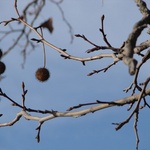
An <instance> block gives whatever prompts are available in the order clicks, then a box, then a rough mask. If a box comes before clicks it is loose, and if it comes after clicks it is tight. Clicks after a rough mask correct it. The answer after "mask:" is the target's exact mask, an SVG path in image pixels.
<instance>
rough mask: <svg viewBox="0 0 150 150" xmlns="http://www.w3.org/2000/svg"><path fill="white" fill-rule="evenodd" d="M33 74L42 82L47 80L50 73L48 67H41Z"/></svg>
mask: <svg viewBox="0 0 150 150" xmlns="http://www.w3.org/2000/svg"><path fill="white" fill-rule="evenodd" d="M35 76H36V78H37V79H38V80H39V81H41V82H44V81H46V80H48V78H49V77H50V73H49V70H48V69H46V68H44V67H43V68H39V69H38V70H37V71H36V73H35Z"/></svg>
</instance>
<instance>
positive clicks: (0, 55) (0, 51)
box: [0, 49, 3, 59]
mask: <svg viewBox="0 0 150 150" xmlns="http://www.w3.org/2000/svg"><path fill="white" fill-rule="evenodd" d="M2 55H3V52H2V50H1V49H0V59H1V57H2Z"/></svg>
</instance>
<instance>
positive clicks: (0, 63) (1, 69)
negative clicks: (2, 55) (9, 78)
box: [0, 61, 6, 74]
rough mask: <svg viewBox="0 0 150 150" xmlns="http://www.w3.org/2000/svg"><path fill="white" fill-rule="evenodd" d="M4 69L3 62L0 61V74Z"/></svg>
mask: <svg viewBox="0 0 150 150" xmlns="http://www.w3.org/2000/svg"><path fill="white" fill-rule="evenodd" d="M5 70H6V66H5V64H4V63H3V62H1V61H0V74H2V73H4V72H5Z"/></svg>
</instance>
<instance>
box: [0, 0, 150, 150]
mask: <svg viewBox="0 0 150 150" xmlns="http://www.w3.org/2000/svg"><path fill="white" fill-rule="evenodd" d="M147 3H148V5H149V8H150V4H149V0H147ZM19 4H20V7H21V8H23V6H24V2H23V1H20V2H19ZM61 7H62V8H63V10H64V14H65V17H66V19H67V20H68V21H69V23H70V24H71V25H72V27H73V31H74V34H84V35H85V36H86V37H87V38H89V39H90V40H91V41H93V42H94V43H95V44H98V45H104V44H105V43H104V42H103V38H102V35H101V33H100V32H99V28H100V25H101V22H100V18H101V16H102V15H103V14H105V31H106V33H107V38H108V40H109V42H110V43H111V44H112V45H113V46H114V47H120V46H121V45H122V43H123V42H124V41H125V40H126V39H127V37H128V34H129V33H130V31H131V30H132V27H133V25H134V23H135V22H136V21H138V20H139V19H140V18H141V14H140V12H139V10H138V8H137V6H136V5H135V3H134V1H133V0H132V1H131V0H104V2H103V3H102V1H101V0H94V1H89V0H84V1H83V0H82V1H81V0H64V2H63V3H62V5H61ZM21 8H20V9H21ZM8 10H9V11H8ZM0 12H1V15H0V21H2V20H9V19H10V18H11V17H16V14H15V11H14V8H13V1H10V0H9V1H8V0H6V1H1V2H0ZM49 17H53V21H54V32H53V34H49V32H48V31H47V30H44V34H45V37H46V39H47V40H48V41H49V42H51V43H53V44H55V45H57V46H58V47H61V48H65V49H67V52H68V53H70V54H71V55H74V56H79V57H89V56H92V55H96V54H98V53H101V52H98V53H93V54H86V53H85V51H86V50H87V49H90V48H92V47H91V45H90V44H88V43H86V42H85V41H84V40H82V39H80V38H74V41H73V44H70V35H69V32H68V27H67V26H66V24H65V23H64V22H63V21H62V17H61V14H60V12H59V10H58V8H57V7H56V5H54V4H51V3H50V2H49V1H47V5H46V7H45V10H44V11H42V14H41V15H40V17H39V19H38V21H37V22H36V24H35V26H36V25H39V24H40V23H41V22H43V21H44V20H46V19H48V18H49ZM4 29H5V28H3V27H2V25H1V26H0V30H4ZM145 33H146V32H144V34H143V35H142V37H141V38H140V39H139V41H138V43H140V42H142V41H144V40H146V39H147V38H148V36H147V35H146V34H145ZM13 38H14V36H11V37H10V38H9V40H7V41H3V42H1V43H0V47H1V48H2V49H3V50H6V49H7V48H8V46H9V45H8V44H9V43H11V41H12V39H13ZM32 38H36V35H35V34H32ZM23 42H24V41H22V44H23ZM28 53H29V54H28V55H27V56H28V57H27V59H26V63H25V66H24V69H22V68H21V64H22V62H23V57H22V55H21V54H20V47H19V46H18V47H16V48H15V49H14V50H13V51H12V52H10V53H9V54H8V55H7V56H6V57H4V58H3V59H2V61H3V62H5V64H6V67H7V70H6V72H5V74H4V75H5V76H6V78H5V79H4V80H2V81H1V82H0V87H1V88H2V89H3V91H4V92H5V93H6V94H8V96H10V97H11V98H12V99H14V100H15V101H17V102H20V103H21V94H22V89H21V83H22V81H24V82H25V85H26V88H27V89H28V93H27V95H26V105H27V107H31V108H34V109H43V110H45V109H49V110H51V109H53V110H57V111H66V109H67V108H69V107H71V106H74V105H78V104H80V103H87V102H94V101H95V100H102V101H113V100H117V99H120V98H122V97H127V96H129V95H130V94H131V93H130V92H129V93H127V94H126V93H124V92H123V89H125V88H127V87H128V86H129V85H130V83H131V82H132V80H133V77H131V76H129V74H128V68H127V66H125V65H124V64H123V63H122V62H119V63H118V64H117V65H116V66H114V67H113V68H111V69H110V70H108V71H107V72H106V73H103V72H101V73H99V74H96V75H93V76H90V77H89V76H87V74H88V73H90V72H91V71H92V70H94V69H101V68H102V67H106V66H107V65H109V64H110V63H111V62H112V61H113V60H112V59H111V58H107V59H101V60H96V61H93V62H87V63H86V66H83V65H82V63H80V62H76V61H73V60H64V59H63V58H62V57H60V54H59V53H58V52H56V51H54V50H52V49H51V48H49V47H47V46H46V54H47V65H46V66H47V68H48V69H49V70H50V72H51V77H50V79H49V80H48V81H47V82H45V83H40V82H38V81H37V80H36V79H35V71H36V70H37V68H39V67H42V66H43V51H42V46H41V45H39V47H37V48H36V49H35V50H34V51H32V50H31V49H29V50H28ZM103 53H105V52H103ZM148 74H149V70H147V69H146V67H145V68H143V72H142V73H141V75H140V81H141V82H142V81H144V80H145V78H146V77H147V76H148ZM127 108H128V107H127V106H124V107H118V108H117V107H114V108H109V109H105V110H101V111H99V112H95V113H94V114H88V115H86V116H83V117H80V118H56V119H54V120H50V121H47V122H45V123H44V124H43V126H42V130H41V141H40V143H37V142H36V139H35V137H36V134H37V131H36V130H35V129H36V127H37V126H38V122H36V121H27V120H25V119H24V118H22V119H21V120H20V121H19V122H17V123H16V124H15V125H13V126H12V127H3V128H0V150H33V149H36V150H133V149H135V135H134V130H133V123H134V119H131V121H130V122H129V123H128V124H127V125H125V126H124V127H123V128H122V129H121V130H119V131H115V126H114V125H112V123H117V122H121V121H123V120H124V119H126V118H127V117H128V115H129V114H130V112H128V111H127ZM19 111H20V109H18V108H16V107H12V106H11V103H10V102H9V101H8V100H7V99H4V98H1V101H0V113H3V114H4V115H3V117H1V118H0V123H3V122H9V121H11V120H12V119H13V118H14V117H15V115H16V113H17V112H19ZM148 115H149V109H148V108H145V109H144V110H142V111H141V113H140V115H139V122H138V129H139V135H140V146H139V150H149V149H150V143H149V139H150V134H149V132H147V131H148V130H149V126H150V122H149V121H148V119H147V117H148Z"/></svg>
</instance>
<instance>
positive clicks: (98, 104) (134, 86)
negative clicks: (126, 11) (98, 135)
mask: <svg viewBox="0 0 150 150" xmlns="http://www.w3.org/2000/svg"><path fill="white" fill-rule="evenodd" d="M42 2H43V3H42V5H40V8H41V9H42V8H43V6H44V2H45V1H44V0H43V1H42ZM53 2H54V1H53ZM60 2H61V1H60ZM34 3H35V1H33V2H32V3H30V5H32V4H34ZM135 3H136V4H137V5H138V7H139V8H140V11H141V13H142V15H143V18H142V19H141V20H139V21H138V22H137V23H136V24H135V25H134V26H133V30H132V31H131V33H130V34H129V36H128V38H127V40H125V41H124V42H123V44H122V45H121V46H120V47H119V48H115V47H113V46H112V45H111V44H110V42H109V40H108V39H107V36H106V33H105V30H104V19H105V16H104V15H103V16H102V17H101V28H100V29H99V31H100V32H101V33H102V36H103V40H104V42H105V43H106V46H99V45H97V44H95V43H93V42H92V41H90V40H89V39H88V38H87V37H86V36H84V35H80V34H76V35H75V36H76V37H79V38H82V39H83V40H85V41H86V42H88V43H90V44H91V45H92V46H93V48H92V49H90V50H87V51H86V52H87V53H94V52H95V51H101V50H103V51H105V50H106V49H107V50H110V53H100V54H99V55H95V56H92V57H86V58H81V57H76V56H72V55H70V54H68V53H67V50H64V49H61V48H58V47H57V46H55V45H53V44H51V43H50V42H49V41H47V40H46V39H45V38H44V37H43V34H42V33H40V32H39V31H38V28H37V27H33V23H34V21H32V23H30V24H29V23H28V22H27V19H26V10H27V8H28V7H30V5H28V7H27V8H26V9H25V10H24V14H23V16H22V15H20V13H19V11H18V8H17V0H15V10H16V14H17V15H18V18H12V19H11V20H8V21H3V22H1V23H3V24H4V25H10V23H11V22H14V21H17V22H18V23H21V24H23V26H24V29H23V30H22V32H21V35H20V36H23V35H24V34H26V37H28V34H29V33H30V32H31V31H32V32H35V33H36V34H37V36H38V38H32V42H38V43H42V44H46V45H48V46H49V47H51V48H53V49H54V50H56V51H58V52H59V53H60V56H62V57H63V58H65V59H72V60H76V61H80V62H81V63H82V64H83V65H85V62H87V61H93V60H96V59H102V58H108V57H110V58H112V59H113V62H112V63H111V64H110V65H108V66H106V67H104V68H102V69H100V70H93V71H92V72H91V73H89V74H88V76H91V75H93V74H95V73H99V72H102V71H104V72H106V71H107V70H108V69H109V68H111V67H113V66H114V65H116V64H117V62H119V61H123V62H124V63H125V64H126V65H127V66H128V68H129V74H130V75H132V76H133V81H132V83H131V85H130V86H129V87H128V88H126V89H124V91H125V92H128V91H130V90H131V91H132V94H131V96H129V97H126V98H122V99H119V100H114V101H112V102H104V101H100V100H96V101H95V102H91V103H85V104H79V105H77V106H72V107H70V108H68V109H67V111H66V112H59V111H54V110H35V109H32V108H27V107H26V105H25V95H26V94H27V90H25V85H24V83H22V89H23V94H22V105H20V104H19V103H16V102H15V101H14V100H12V99H11V98H10V97H8V96H7V95H6V94H5V93H3V91H2V89H1V90H0V96H3V97H5V98H7V99H8V100H9V101H11V102H12V103H13V106H17V107H19V108H21V109H22V110H21V111H20V112H19V113H17V115H16V118H15V119H14V120H12V121H11V122H8V123H2V124H0V127H2V126H8V125H9V126H10V125H13V124H14V123H16V122H17V121H19V119H20V118H21V117H22V116H23V117H24V118H26V119H28V120H37V121H38V122H39V126H38V127H37V128H36V129H37V130H38V134H37V137H36V138H37V141H38V142H39V141H40V131H41V126H42V124H43V123H44V122H45V121H48V120H50V119H54V118H56V117H80V116H83V115H86V114H88V113H93V112H95V111H99V110H101V109H105V108H109V107H112V106H123V105H127V104H130V107H129V109H128V111H131V108H133V107H134V108H133V110H132V111H131V113H130V115H129V116H128V118H127V119H125V120H124V121H122V122H120V123H114V124H115V125H116V130H119V129H121V128H122V127H123V126H124V125H125V124H127V123H128V122H129V121H130V119H131V118H132V117H133V116H135V119H134V130H135V135H136V149H137V150H138V144H139V136H138V128H137V123H138V119H139V113H140V109H142V108H144V107H146V106H147V107H148V108H150V106H149V104H148V103H147V101H146V96H149V95H150V88H147V86H148V83H149V82H150V77H147V79H146V80H145V81H144V82H143V83H139V82H138V78H139V72H140V70H141V68H142V66H143V65H144V64H145V63H146V62H147V61H148V60H149V58H150V50H147V48H149V46H150V40H149V41H145V42H142V43H141V44H140V45H136V41H137V39H138V37H139V36H140V34H141V33H142V31H143V30H144V29H145V28H147V26H148V25H149V24H150V10H149V9H148V8H147V5H146V3H145V2H144V1H142V0H135ZM56 4H57V5H58V6H59V3H56ZM41 9H40V10H41ZM59 9H60V7H59ZM40 10H39V12H38V13H40ZM60 11H61V12H62V10H61V9H60ZM62 15H63V13H62ZM35 16H36V17H37V14H36V15H35ZM33 20H34V19H33ZM64 20H65V21H66V19H64ZM66 23H67V24H68V22H67V21H66ZM39 27H41V26H39ZM26 28H28V29H29V32H28V33H25V30H26ZM7 34H8V33H7ZM7 34H6V35H7ZM28 42H29V40H28ZM30 42H31V41H30ZM30 42H29V43H30ZM29 43H28V44H29ZM28 44H26V45H28ZM33 45H34V44H33ZM146 50H147V51H146ZM145 51H146V52H145ZM7 52H8V51H7ZM7 52H6V53H7ZM136 55H139V56H140V58H141V59H139V60H138V61H139V62H138V61H137V60H136V58H135V56H136ZM136 91H138V94H135V92H136ZM142 102H143V103H144V105H142V104H143V103H142ZM84 106H90V107H89V108H86V109H82V110H78V108H81V107H84ZM73 110H74V111H73ZM76 110H77V111H76ZM29 112H30V113H32V112H36V113H42V114H47V116H44V117H37V116H33V115H31V114H29ZM1 116H2V114H1Z"/></svg>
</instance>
